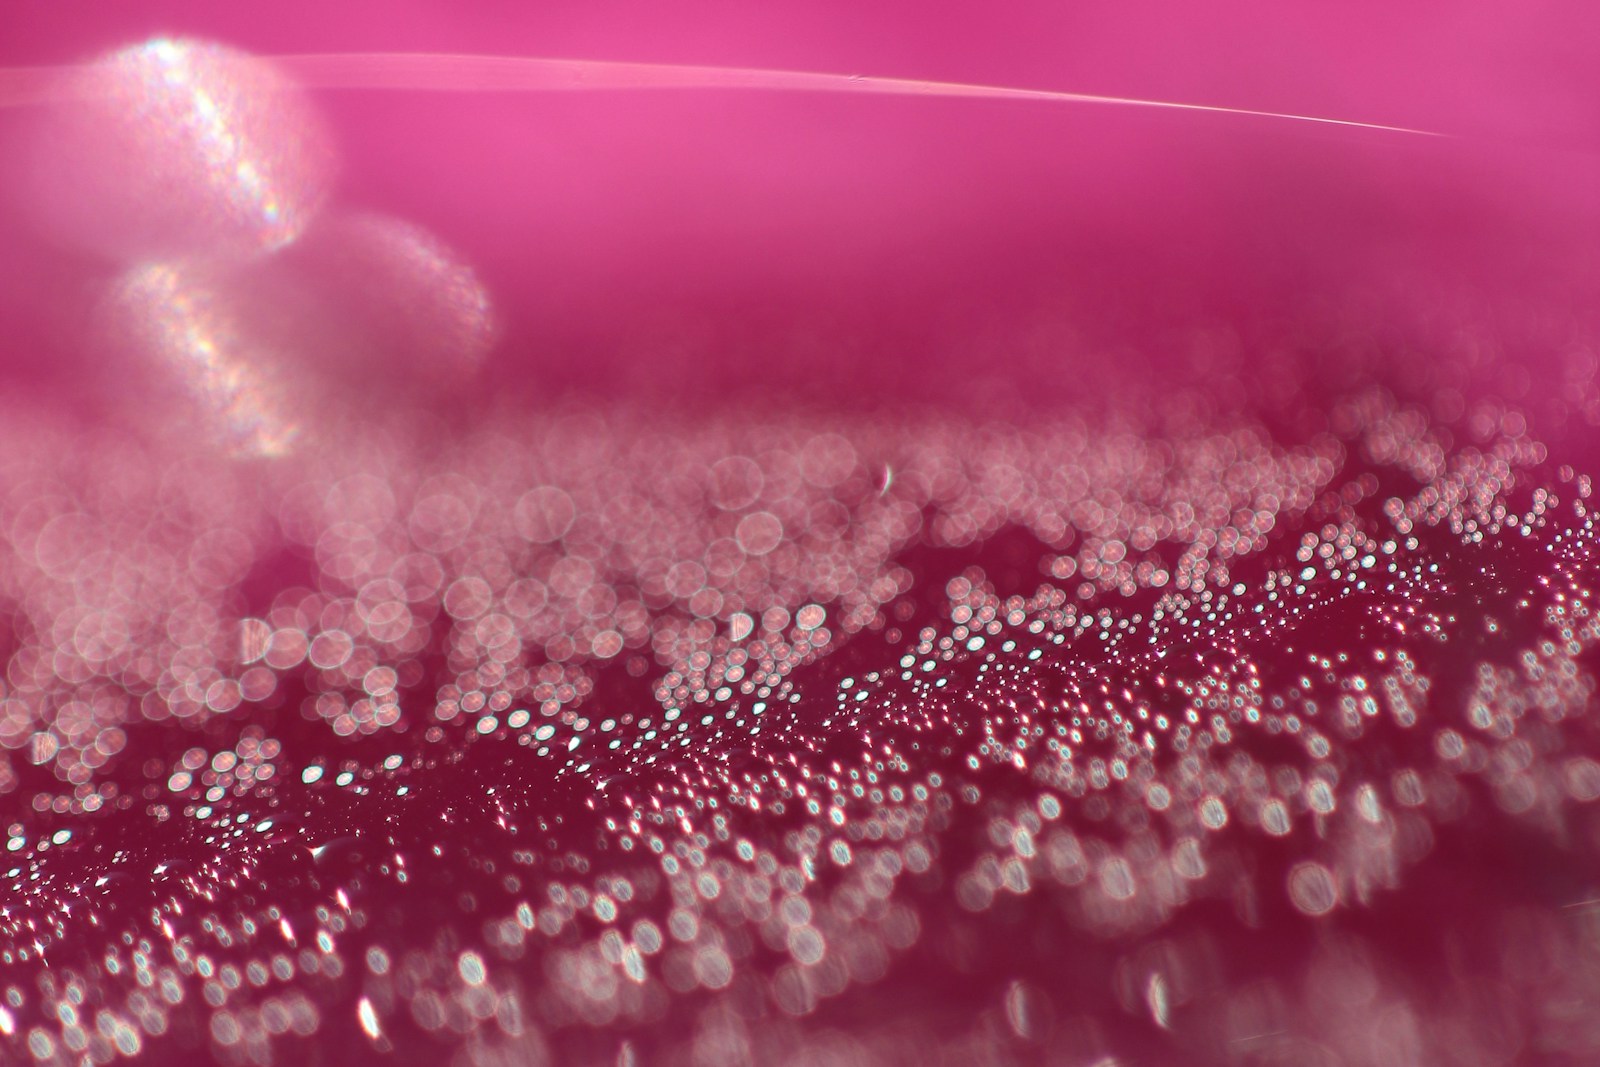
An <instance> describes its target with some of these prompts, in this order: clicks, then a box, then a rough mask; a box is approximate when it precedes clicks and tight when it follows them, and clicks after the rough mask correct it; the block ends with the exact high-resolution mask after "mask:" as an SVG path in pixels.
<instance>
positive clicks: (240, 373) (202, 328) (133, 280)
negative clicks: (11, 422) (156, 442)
mask: <svg viewBox="0 0 1600 1067" xmlns="http://www.w3.org/2000/svg"><path fill="white" fill-rule="evenodd" d="M106 318H107V319H108V320H109V322H108V324H107V325H108V326H109V327H110V328H111V330H112V331H113V332H114V333H120V334H121V336H122V337H123V338H124V342H123V343H127V342H129V341H131V342H132V343H133V344H134V345H135V346H136V347H137V348H138V349H140V350H142V351H143V353H144V354H145V355H146V356H147V357H149V358H150V359H151V360H152V361H154V362H155V363H156V364H157V365H158V366H160V367H161V368H162V369H164V370H166V371H167V372H168V373H169V375H170V377H169V379H168V382H167V383H160V382H159V381H157V382H155V383H152V384H153V385H154V388H155V390H156V392H157V394H158V396H157V399H156V402H155V403H154V404H150V405H147V406H148V407H149V408H151V410H149V411H147V412H145V414H146V415H147V416H149V417H151V418H152V420H153V422H154V428H156V429H158V430H159V429H172V428H178V427H181V428H183V429H182V430H180V432H189V430H190V428H192V427H193V426H194V425H195V415H196V412H195V411H193V410H174V409H173V408H174V407H175V405H172V404H167V403H165V401H166V400H167V398H166V397H162V396H160V395H159V394H160V393H161V392H162V391H163V390H162V386H163V384H165V385H167V386H169V387H170V386H176V388H177V389H178V390H179V391H180V392H181V393H184V394H187V396H188V398H189V399H190V401H191V402H192V404H193V406H194V407H198V409H199V411H198V414H199V416H200V422H201V424H202V425H206V426H207V435H208V436H209V437H210V438H211V443H213V444H216V445H220V446H222V447H223V448H224V449H226V450H228V451H231V452H233V453H234V454H237V455H243V456H281V455H283V454H285V453H286V452H288V451H289V450H290V448H291V446H292V445H293V444H294V441H295V439H296V438H297V437H298V436H299V434H300V427H299V424H298V421H297V420H296V419H295V417H294V416H292V415H291V414H290V410H291V406H292V405H291V403H290V402H289V399H288V397H287V396H286V392H285V389H284V387H283V385H282V384H281V382H279V381H278V380H277V379H276V377H275V376H274V372H275V369H276V368H275V366H274V364H273V361H272V360H271V359H269V358H266V355H267V354H266V352H265V350H264V349H263V348H262V346H261V345H260V344H259V343H258V342H257V341H256V339H255V338H253V337H252V336H251V335H250V334H249V333H248V331H246V330H243V329H241V326H240V323H239V320H238V316H237V315H236V314H235V313H234V308H233V307H231V306H230V304H229V301H228V300H227V299H226V297H225V296H224V295H223V294H222V293H220V292H219V291H218V289H217V287H215V286H214V285H212V284H210V283H209V280H207V279H202V278H198V277H195V276H194V272H193V271H191V270H186V269H184V268H180V267H178V266H174V265H170V264H161V263H150V264H146V265H144V266H141V267H136V268H134V269H133V270H132V271H130V272H128V273H127V274H126V275H124V277H123V279H122V281H121V283H120V284H119V285H118V286H117V288H116V289H115V291H114V293H113V296H112V298H111V300H110V302H109V305H108V309H107V314H106ZM174 399H175V398H174Z"/></svg>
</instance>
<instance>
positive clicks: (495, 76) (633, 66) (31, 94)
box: [0, 52, 1448, 137]
mask: <svg viewBox="0 0 1600 1067" xmlns="http://www.w3.org/2000/svg"><path fill="white" fill-rule="evenodd" d="M264 58H268V59H270V60H272V61H273V62H275V63H277V64H278V65H279V66H280V67H281V68H282V69H284V70H285V71H286V72H288V73H290V74H292V75H293V76H294V77H295V78H297V79H298V80H299V81H300V83H301V84H302V85H304V86H305V87H306V88H310V89H379V90H403V91H410V92H461V93H481V92H501V93H504V92H516V93H525V92H575V91H593V90H619V89H621V90H640V89H744V90H760V91H769V92H770V91H777V92H821V93H872V94H880V95H888V96H934V97H967V98H977V99H988V100H1033V101H1040V102H1045V103H1055V104H1095V105H1101V106H1112V107H1137V108H1154V109H1159V110H1165V111H1191V112H1193V111H1198V112H1206V113H1211V114H1218V115H1235V116H1242V117H1246V118H1260V119H1275V120H1278V121H1284V122H1303V123H1313V124H1316V125H1322V126H1343V127H1348V128H1352V129H1361V130H1376V131H1381V132H1384V133H1401V134H1409V135H1413V136H1418V137H1445V136H1448V135H1447V134H1442V133H1438V132H1436V131H1432V130H1419V129H1413V128H1411V127H1408V126H1391V125H1387V124H1385V123H1380V122H1360V121H1356V120H1354V119H1337V118H1326V117H1323V116H1319V115H1298V114H1293V113H1290V112H1282V111H1262V110H1257V109H1254V108H1240V107H1224V106H1222V105H1220V104H1188V103H1181V102H1177V101H1171V100H1146V99H1141V98H1139V97H1129V96H1104V95H1101V94H1098V93H1071V92H1060V91H1057V90H1053V89H1023V88H1016V87H1011V86H1002V85H977V84H971V83H967V82H947V81H931V80H927V79H922V78H886V77H876V76H869V75H859V74H828V73H822V72H817V71H800V70H772V69H767V68H761V67H723V66H703V65H691V64H678V63H625V62H615V61H611V60H599V59H548V58H540V57H535V56H486V55H452V54H447V53H435V52H338V53H320V54H306V55H286V56H276V57H264ZM61 73H62V71H60V70H59V69H51V68H44V67H35V68H18V69H12V70H0V107H18V106H26V105H31V104H39V103H45V102H49V101H53V100H59V99H61V98H62V96H63V95H65V94H67V93H69V92H70V91H71V90H70V89H66V88H64V87H63V86H64V83H65V80H64V79H61V78H60V77H59V75H60V74H61Z"/></svg>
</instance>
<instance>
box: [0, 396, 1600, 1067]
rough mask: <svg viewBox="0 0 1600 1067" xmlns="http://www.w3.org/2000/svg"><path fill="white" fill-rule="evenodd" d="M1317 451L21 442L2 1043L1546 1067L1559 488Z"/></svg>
mask: <svg viewBox="0 0 1600 1067" xmlns="http://www.w3.org/2000/svg"><path fill="white" fill-rule="evenodd" d="M1326 425H1327V427H1328V429H1327V430H1326V431H1325V432H1318V433H1314V434H1311V435H1308V436H1307V437H1306V439H1304V440H1299V441H1289V442H1281V441H1277V440H1274V439H1273V437H1272V436H1270V435H1269V434H1268V433H1267V432H1266V431H1265V430H1264V429H1261V428H1259V427H1257V426H1254V425H1253V424H1250V423H1248V422H1243V421H1240V420H1231V421H1230V423H1229V425H1228V426H1226V427H1225V428H1224V427H1219V426H1215V425H1211V424H1208V423H1206V422H1205V421H1204V420H1201V419H1198V418H1193V419H1189V420H1187V421H1185V420H1181V419H1180V420H1175V421H1174V422H1173V423H1172V425H1171V427H1170V428H1169V430H1168V432H1167V433H1166V434H1165V435H1163V436H1150V435H1145V434H1139V435H1135V434H1133V433H1130V432H1127V430H1126V429H1125V428H1124V427H1123V426H1121V425H1120V424H1119V423H1118V422H1117V420H1116V419H1115V418H1113V417H1111V416H1105V417H1103V418H1101V419H1100V420H1099V421H1093V420H1090V419H1087V418H1075V419H1058V420H1055V421H1051V422H1048V423H1041V424H1038V425H1032V426H1003V425H999V424H978V423H974V422H971V421H968V420H963V419H960V418H956V417H950V416H934V415H922V416H918V417H915V418H912V417H905V418H883V419H878V420H875V421H872V422H855V421H850V420H843V419H839V420H834V421H823V420H820V419H818V418H815V417H807V416H804V415H800V414H794V413H791V414H786V415H783V416H771V415H765V414H763V415H760V416H743V415H726V416H723V417H720V418H717V419H701V420H696V421H695V422H693V423H678V422H673V421H672V420H671V419H670V418H668V417H666V416H663V415H660V414H654V415H652V414H649V413H643V412H620V413H619V412H612V413H607V414H605V415H601V414H599V413H583V412H572V411H568V412H566V413H564V414H559V415H554V416H551V417H548V418H545V419H540V420H527V419H521V420H512V419H500V420H486V422H485V424H484V425H483V426H481V427H479V428H478V429H477V430H475V431H474V432H472V433H469V434H466V435H463V436H462V437H460V438H458V439H456V440H455V441H454V442H453V443H451V444H449V445H447V446H442V445H441V444H440V443H439V442H438V441H431V442H428V443H427V447H424V446H423V445H422V444H419V443H416V442H415V441H413V440H412V439H410V438H408V437H407V436H406V435H404V434H401V433H398V432H387V431H385V430H384V429H383V428H382V427H381V426H378V425H373V424H368V425H366V426H363V427H360V428H359V431H358V430H357V429H355V428H352V429H351V430H350V432H349V433H348V434H347V435H346V436H345V437H344V438H342V439H341V440H340V442H339V443H340V445H341V447H338V448H332V449H328V450H325V451H322V452H320V453H319V454H318V455H316V456H313V457H308V458H305V459H303V460H296V461H294V462H293V464H291V465H285V466H275V467H272V468H268V469H267V470H265V471H264V472H263V471H246V470H244V469H241V468H238V467H236V466H232V465H229V464H226V463H223V462H221V461H210V460H204V459H200V458H196V457H195V456H194V455H193V454H192V453H190V454H187V455H186V457H185V459H184V460H183V461H182V463H181V464H179V465H177V466H173V465H172V459H171V457H170V456H169V455H168V454H166V453H162V452H153V451H141V449H140V448H139V447H138V446H135V445H133V444H132V443H131V442H127V441H124V440H122V439H120V438H119V439H116V440H114V441H110V440H107V439H104V438H95V439H86V440H83V441H80V442H74V441H72V440H71V439H70V438H66V437H63V436H61V435H60V434H59V432H58V431H55V430H51V429H50V428H49V427H44V426H39V427H34V428H31V429H30V430H29V432H28V433H27V434H25V435H24V436H23V438H22V439H20V440H19V442H18V447H16V448H13V449H7V450H3V451H0V463H4V464H5V467H6V469H5V477H4V482H3V484H5V485H6V486H8V487H11V488H10V489H9V490H8V493H7V495H6V497H5V498H4V500H3V501H0V533H3V535H4V538H5V543H4V548H3V552H4V558H5V560H6V566H4V567H0V600H3V603H4V604H5V606H6V611H5V615H4V618H3V629H0V633H3V634H4V640H5V641H6V644H5V646H4V648H5V654H6V657H7V659H6V677H5V683H4V684H5V689H4V692H3V703H0V708H3V712H0V744H3V746H4V757H5V759H4V763H3V765H0V788H3V789H4V790H5V793H6V795H7V796H8V797H10V798H13V799H14V803H13V804H12V805H11V808H12V810H14V811H15V812H16V815H15V817H14V819H13V820H12V821H11V822H10V825H9V826H8V827H7V836H6V841H7V844H6V848H7V850H8V852H7V854H8V856H10V857H11V858H10V860H9V862H7V863H0V877H3V878H4V886H5V892H6V894H7V896H6V903H5V904H4V907H3V910H0V961H3V962H4V963H5V964H6V970H5V977H4V979H0V981H3V982H4V988H3V989H0V1005H3V1011H4V1014H3V1015H0V1043H3V1045H4V1047H5V1049H6V1051H7V1054H8V1055H9V1056H11V1057H12V1058H16V1059H19V1060H20V1061H22V1062H29V1061H34V1062H39V1063H54V1062H77V1061H78V1060H80V1059H82V1058H84V1057H87V1058H88V1059H90V1060H91V1061H94V1062H110V1061H112V1060H114V1059H116V1058H118V1057H121V1056H131V1055H137V1054H141V1053H145V1052H148V1053H149V1054H151V1055H167V1054H171V1055H178V1054H184V1055H198V1056H201V1057H202V1058H206V1059H209V1060H211V1061H214V1062H220V1063H273V1062H285V1061H288V1060H292V1059H293V1058H295V1057H296V1056H297V1055H300V1052H298V1051H297V1050H300V1049H303V1048H304V1047H305V1046H304V1045H302V1044H299V1043H301V1042H315V1043H316V1044H317V1045H318V1046H319V1047H322V1048H332V1049H339V1048H342V1049H348V1050H351V1053H350V1054H351V1055H352V1056H353V1057H355V1058H362V1059H364V1058H370V1057H386V1058H390V1059H393V1060H394V1061H395V1062H433V1061H435V1060H437V1059H438V1058H439V1057H440V1056H449V1055H456V1056H459V1057H460V1058H461V1060H462V1062H471V1063H481V1064H489V1063H499V1062H506V1063H511V1062H515V1063H542V1062H550V1063H555V1062H559V1063H587V1062H596V1063H600V1062H603V1063H613V1062H619V1061H620V1062H630V1061H631V1059H632V1058H634V1057H640V1056H643V1057H648V1058H649V1059H650V1060H652V1061H654V1060H657V1059H660V1060H665V1061H669V1062H686V1063H706V1064H711V1063H726V1062H786V1061H789V1060H790V1059H791V1058H793V1057H798V1056H802V1055H805V1056H812V1057H817V1056H832V1057H833V1059H834V1060H835V1061H841V1062H861V1063H879V1062H887V1063H893V1062H904V1061H905V1059H906V1058H907V1057H908V1056H918V1055H923V1054H927V1053H929V1052H930V1051H931V1049H932V1048H933V1047H934V1044H935V1043H937V1044H939V1045H942V1046H944V1047H947V1048H954V1049H956V1050H958V1054H961V1055H966V1054H970V1055H972V1056H978V1055H979V1054H980V1053H983V1052H984V1051H985V1050H987V1051H988V1052H989V1053H993V1052H994V1051H995V1050H1002V1051H1004V1052H1005V1053H1006V1054H1007V1055H1012V1056H1014V1057H1016V1058H1018V1059H1021V1060H1027V1059H1028V1058H1030V1057H1036V1056H1038V1055H1040V1054H1041V1053H1042V1052H1043V1051H1044V1050H1050V1049H1054V1050H1069V1051H1070V1052H1071V1054H1072V1055H1073V1056H1076V1057H1078V1058H1085V1057H1086V1058H1087V1060H1088V1062H1094V1061H1095V1060H1097V1059H1103V1058H1106V1057H1112V1056H1120V1057H1130V1058H1131V1057H1144V1058H1146V1059H1155V1060H1156V1061H1157V1062H1160V1061H1161V1060H1162V1058H1163V1057H1165V1058H1168V1059H1170V1058H1171V1057H1172V1056H1174V1055H1176V1054H1177V1050H1182V1052H1183V1054H1184V1055H1185V1056H1188V1057H1190V1058H1191V1059H1192V1061H1194V1062H1218V1063H1256V1062H1296V1063H1302V1062H1303V1063H1329V1064H1336V1063H1351V1064H1354V1063H1379V1062H1431V1061H1435V1060H1440V1059H1443V1058H1450V1059H1453V1060H1455V1061H1458V1062H1464V1063H1489V1062H1507V1061H1508V1060H1511V1059H1514V1058H1515V1057H1516V1056H1518V1055H1520V1054H1521V1053H1523V1052H1525V1051H1526V1050H1528V1049H1532V1048H1551V1049H1560V1050H1565V1051H1568V1052H1571V1053H1572V1054H1573V1055H1575V1056H1579V1057H1582V1056H1583V1055H1587V1054H1588V1053H1590V1052H1592V1051H1593V1050H1595V1049H1596V1048H1600V1032H1595V1031H1594V1030H1593V1028H1592V1027H1590V1026H1588V1025H1587V1023H1586V1022H1585V1020H1584V1018H1581V1017H1579V1016H1578V1015H1577V1014H1574V1013H1572V1012H1566V1011H1563V1009H1562V1007H1561V1006H1562V1005H1566V1004H1592V1003H1594V1002H1596V1001H1597V1000H1600V965H1597V964H1596V959H1597V957H1596V956H1595V955H1594V952H1593V945H1594V944H1595V942H1594V938H1593V937H1592V936H1590V935H1591V934H1592V933H1593V931H1590V930H1589V929H1588V927H1587V926H1586V925H1585V923H1586V922H1587V920H1586V919H1585V916H1587V915H1588V914H1589V911H1588V910H1587V909H1588V902H1589V901H1591V899H1592V896H1593V882H1592V881H1591V880H1590V879H1591V877H1592V876H1591V875H1590V874H1589V873H1587V872H1588V871H1589V867H1588V866H1587V863H1588V861H1587V859H1586V858H1585V857H1587V856H1589V855H1591V854H1592V852H1593V845H1594V842H1595V840H1596V834H1597V833H1600V824H1597V823H1596V821H1595V818H1594V812H1593V810H1592V806H1593V802H1594V800H1595V799H1596V798H1597V797H1600V763H1597V762H1596V761H1595V758H1594V751H1593V747H1594V746H1593V734H1592V730H1593V727H1592V723H1591V719H1590V717H1589V707H1590V704H1591V703H1592V700H1593V695H1594V680H1593V679H1594V670H1593V661H1594V655H1595V644H1596V640H1597V638H1600V627H1597V624H1596V622H1595V620H1594V615H1593V608H1592V603H1591V601H1592V598H1593V591H1594V588H1595V583H1594V577H1593V550H1594V538H1595V531H1594V526H1593V519H1592V517H1591V515H1590V512H1589V498H1590V492H1591V487H1590V484H1589V482H1588V479H1587V478H1586V477H1584V476H1582V475H1580V474H1578V473H1576V472H1575V471H1573V470H1571V469H1569V468H1555V469H1552V468H1551V467H1550V466H1549V465H1548V463H1547V460H1546V456H1545V453H1544V447H1543V446H1542V445H1541V444H1539V443H1538V442H1536V441H1534V440H1532V439H1531V438H1529V437H1528V436H1527V434H1526V431H1525V426H1524V425H1523V424H1522V423H1521V421H1520V419H1519V418H1517V417H1515V414H1514V413H1512V412H1508V411H1506V410H1504V409H1500V408H1495V407H1492V406H1487V405H1486V406H1484V407H1483V408H1482V409H1475V410H1473V411H1472V412H1470V413H1468V417H1467V419H1466V420H1465V421H1464V422H1463V423H1462V424H1461V425H1458V426H1456V427H1454V428H1445V427H1439V426H1436V425H1435V424H1433V423H1432V422H1431V421H1430V420H1429V419H1428V418H1426V417H1424V416H1422V415H1421V414H1420V413H1419V412H1418V411H1416V410H1414V409H1411V408H1407V407H1405V406H1403V405H1401V404H1399V403H1397V402H1396V401H1394V400H1393V399H1392V398H1390V397H1388V396H1386V395H1385V394H1382V393H1378V392H1372V393H1364V394H1361V395H1359V396H1357V397H1355V398H1353V399H1351V400H1349V401H1348V402H1345V403H1343V404H1341V405H1340V406H1338V407H1337V408H1336V409H1335V410H1334V411H1333V412H1332V413H1331V417H1330V418H1329V419H1328V420H1327V422H1326ZM1457 435H1459V438H1458V436H1457ZM1484 849H1489V850H1498V851H1496V852H1495V854H1496V855H1497V856H1500V855H1502V854H1504V855H1505V856H1507V857H1514V856H1521V857H1523V858H1522V859H1521V860H1520V862H1521V864H1522V867H1520V868H1518V869H1519V870H1522V871H1524V872H1525V873H1526V875H1527V883H1528V884H1527V885H1523V884H1522V880H1521V879H1520V876H1519V880H1518V881H1517V883H1516V886H1515V887H1513V888H1508V887H1507V886H1505V885H1502V884H1498V883H1483V882H1479V881H1470V880H1469V881H1468V882H1467V883H1463V881H1462V879H1461V878H1460V877H1459V876H1458V875H1457V874H1455V873H1452V872H1453V871H1456V870H1458V869H1459V867H1460V864H1462V863H1463V862H1466V860H1465V859H1464V857H1471V856H1473V855H1475V854H1476V852H1478V851H1480V850H1484ZM1519 850H1520V851H1519ZM1558 859H1563V860H1569V861H1571V866H1570V867H1569V868H1567V871H1568V873H1565V874H1559V875H1558V874H1557V873H1555V872H1556V871H1557V870H1558V867H1556V866H1554V864H1555V863H1556V861H1557V860H1558ZM1541 865H1543V866H1541ZM1496 869H1497V870H1498V869H1499V868H1498V867H1497V868H1496ZM1450 894H1455V896H1453V897H1452V896H1450ZM1463 894H1468V895H1474V896H1473V897H1472V899H1471V900H1469V901H1468V902H1467V903H1462V902H1461V898H1462V895H1463ZM1451 900H1454V901H1456V903H1455V904H1454V905H1451V906H1457V907H1462V908H1466V909H1467V911H1466V913H1467V914H1471V915H1474V916H1477V917H1479V921H1475V923H1474V928H1473V929H1472V930H1470V931H1462V932H1460V934H1459V936H1457V935H1453V934H1450V933H1449V931H1442V930H1440V929H1438V927H1437V925H1436V924H1432V925H1430V923H1431V919H1432V918H1433V916H1434V915H1435V914H1436V912H1437V911H1438V910H1439V909H1440V908H1442V907H1445V906H1447V904H1448V902H1449V901H1451ZM420 915H426V916H427V921H426V922H419V921H418V918H417V917H418V916H420ZM1485 916H1486V917H1487V918H1484V917H1485ZM1385 924H1388V925H1385ZM1395 928H1403V929H1407V930H1410V931H1412V936H1413V938H1414V939H1415V943H1414V944H1413V943H1412V942H1411V941H1406V942H1403V943H1402V942H1401V941H1396V940H1386V939H1385V938H1384V937H1382V936H1378V935H1377V934H1376V933H1374V931H1375V930H1384V929H1395ZM952 990H959V994H958V995H957V994H954V993H952ZM953 996H955V997H956V1000H954V1001H953V1000H952V999H951V998H952V997H953ZM952 1003H959V1004H960V1006H961V1010H959V1011H952V1010H951V1004H952ZM1362 1019H1376V1020H1378V1021H1377V1022H1376V1023H1373V1024H1370V1025H1356V1022H1357V1021H1358V1020H1362ZM963 1050H964V1051H963ZM794 1062H811V1061H807V1060H804V1059H795V1060H794ZM1069 1062H1070V1060H1069Z"/></svg>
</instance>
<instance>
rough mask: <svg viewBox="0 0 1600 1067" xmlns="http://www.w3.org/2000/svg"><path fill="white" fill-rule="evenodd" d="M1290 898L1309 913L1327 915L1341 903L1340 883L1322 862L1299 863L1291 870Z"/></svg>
mask: <svg viewBox="0 0 1600 1067" xmlns="http://www.w3.org/2000/svg"><path fill="white" fill-rule="evenodd" d="M1288 884H1289V900H1290V901H1291V902H1293V904H1294V906H1295V907H1296V908H1298V909H1300V910H1301V911H1303V912H1305V913H1306V914H1307V915H1326V914H1327V913H1328V912H1330V911H1332V910H1333V909H1334V907H1335V906H1337V905H1338V903H1339V884H1338V882H1337V881H1335V880H1334V877H1333V873H1332V872H1331V871H1329V870H1328V868H1326V867H1324V866H1323V865H1322V864H1320V863H1311V862H1306V863H1299V864H1296V865H1295V866H1294V868H1293V869H1292V870H1290V871H1289V880H1288Z"/></svg>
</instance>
